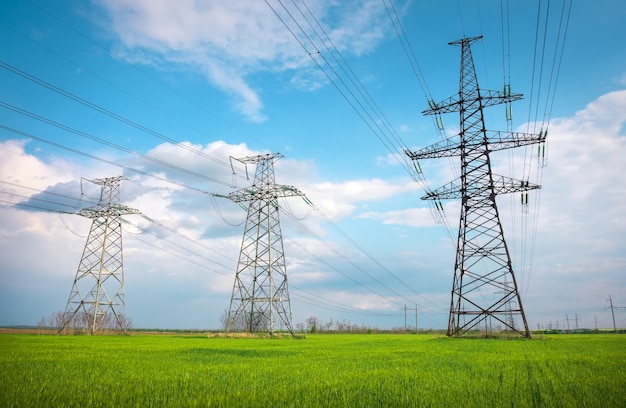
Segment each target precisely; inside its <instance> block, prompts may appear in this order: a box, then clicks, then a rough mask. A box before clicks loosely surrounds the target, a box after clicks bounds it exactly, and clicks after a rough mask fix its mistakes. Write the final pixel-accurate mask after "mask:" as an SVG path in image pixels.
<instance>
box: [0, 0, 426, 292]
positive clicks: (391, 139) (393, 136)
mask: <svg viewBox="0 0 626 408" xmlns="http://www.w3.org/2000/svg"><path fill="white" fill-rule="evenodd" d="M281 4H282V2H281ZM294 4H295V3H294ZM303 4H304V5H305V6H306V4H305V3H303ZM270 7H271V6H270ZM299 10H300V9H299ZM307 10H308V7H307ZM308 11H309V13H310V10H308ZM300 12H302V10H300ZM311 16H312V18H313V20H312V21H314V22H315V24H317V25H318V26H319V28H321V25H320V24H319V22H318V21H317V20H316V19H315V16H313V15H312V14H311ZM309 24H311V22H309ZM311 27H314V26H311ZM322 30H323V29H322ZM324 35H325V36H326V37H327V38H328V35H327V34H326V33H325V32H324ZM320 39H321V37H320ZM328 40H330V38H328ZM322 41H323V39H322ZM331 45H332V47H333V48H334V49H335V50H336V47H334V44H332V43H331ZM327 49H328V51H329V52H330V55H331V56H333V58H334V61H335V62H338V61H340V60H343V56H341V54H340V53H339V54H338V57H339V58H338V57H337V56H336V55H335V54H334V53H333V52H332V48H328V47H327ZM337 52H338V50H337ZM324 61H325V63H327V64H329V61H328V60H327V59H326V58H324ZM343 61H344V62H345V60H343ZM346 65H347V64H346ZM0 66H2V68H4V69H7V70H9V71H11V72H13V73H15V74H18V75H21V76H23V77H24V78H26V79H29V80H31V81H33V82H35V83H37V84H39V85H41V86H44V87H46V88H48V89H50V90H53V91H55V92H57V93H60V94H61V95H63V96H66V97H68V98H70V99H73V100H74V101H76V102H79V103H82V104H83V105H85V106H88V107H90V108H92V109H95V110H97V111H100V112H101V113H104V114H107V115H109V116H111V115H113V116H111V117H113V118H115V119H117V120H120V121H122V122H123V123H126V124H128V125H130V126H133V127H136V128H137V129H139V130H142V131H147V132H148V133H150V129H147V128H145V130H144V129H143V126H141V125H138V124H136V123H134V122H132V121H130V120H129V119H127V118H124V117H123V116H121V115H117V114H115V113H113V112H110V111H107V110H106V109H104V108H101V107H99V105H96V104H93V103H91V102H89V101H86V100H84V99H82V98H80V97H77V96H76V95H73V94H70V93H68V92H66V91H64V90H62V89H60V88H57V87H54V85H51V84H48V85H50V86H51V87H52V88H51V87H50V86H46V85H44V83H45V82H44V83H40V82H38V81H41V80H39V79H38V78H36V77H32V78H33V79H31V77H29V76H28V75H29V74H26V73H24V74H26V75H27V76H24V75H22V74H21V73H20V72H22V73H23V71H20V70H19V69H17V68H15V67H12V68H15V69H17V70H18V71H17V72H16V71H14V70H13V69H11V66H10V65H9V66H8V64H6V63H4V62H1V61H0ZM334 72H335V73H337V71H334ZM343 72H344V73H346V75H347V74H350V75H352V77H349V78H351V79H350V81H347V82H346V81H344V82H342V83H343V85H346V84H347V83H352V85H354V86H356V89H357V90H359V89H360V88H362V89H360V90H359V91H358V93H351V95H352V96H355V95H357V94H358V95H361V96H362V97H365V98H369V99H371V96H369V94H367V90H365V88H364V87H363V86H362V84H361V83H360V81H358V78H356V76H354V73H353V72H352V70H351V69H350V68H349V66H347V69H346V68H343ZM326 74H327V77H328V73H326ZM355 78H356V81H355ZM329 79H330V77H329ZM331 82H332V81H331ZM45 84H47V83H45ZM335 86H337V85H336V84H335ZM363 91H364V92H365V93H363ZM340 92H341V91H340ZM344 97H345V95H344ZM81 101H84V102H85V103H83V102H81ZM90 104H91V105H90ZM357 105H359V106H360V107H365V106H367V107H368V108H369V109H371V110H372V112H376V111H378V112H379V113H380V115H382V112H381V111H380V108H379V107H378V105H376V104H375V102H373V100H371V102H368V104H361V103H357ZM5 108H8V109H11V108H10V107H8V106H6V105H5ZM98 108H101V109H103V110H100V109H98ZM353 108H354V106H353ZM18 109H19V108H18ZM24 112H26V111H24ZM107 112H109V113H110V114H108V113H107ZM357 113H358V112H357ZM359 115H360V116H361V114H359ZM27 116H30V115H27ZM116 116H117V117H116ZM365 116H366V117H368V118H369V119H370V122H369V124H368V126H370V129H372V130H373V131H374V133H375V134H376V135H377V137H378V135H379V133H377V132H376V131H375V130H374V129H377V130H378V131H379V132H381V133H382V134H381V136H382V137H383V138H384V139H385V140H386V141H387V142H388V143H389V144H390V145H393V144H394V143H397V144H399V145H400V147H401V148H404V147H405V146H406V145H405V144H404V143H403V142H402V140H401V139H400V138H399V135H397V133H396V132H395V130H393V128H392V127H390V124H389V122H388V120H387V119H386V118H385V117H384V115H382V116H379V117H378V119H376V115H375V114H370V113H368V114H366V115H365ZM31 117H32V116H31ZM361 117H362V118H363V116H361ZM381 118H382V119H381ZM126 120H127V121H128V122H126ZM379 121H380V122H382V123H384V124H385V125H383V127H382V128H381V127H379V126H378V125H377V123H376V122H379ZM44 122H45V121H44ZM129 122H130V123H129ZM46 123H48V124H50V125H53V126H56V125H55V124H54V123H56V122H52V121H51V122H46ZM366 123H368V122H366ZM371 123H374V124H375V125H371ZM58 125H61V124H58ZM61 126H64V125H61ZM2 127H3V128H4V129H6V130H9V131H13V132H20V131H16V130H15V129H10V128H7V127H5V126H2ZM57 127H58V126H57ZM61 129H64V130H66V131H69V130H68V129H71V128H69V127H66V128H63V127H61ZM383 129H386V131H387V132H389V135H387V134H385V132H384V130H383ZM152 132H153V131H152ZM155 133H158V132H155ZM153 136H157V135H153ZM161 136H163V135H161ZM157 137H159V136H157ZM379 139H380V138H379ZM38 140H42V139H41V138H39V139H38ZM92 140H93V139H92ZM163 140H166V141H168V142H170V143H173V144H178V143H179V142H176V141H173V140H171V139H168V138H165V139H163ZM45 142H46V143H48V142H49V141H45ZM381 142H383V144H385V142H384V141H383V140H381ZM51 144H53V145H57V146H60V145H58V144H54V142H51ZM385 145H386V144H385ZM386 146H387V145H386ZM112 147H113V146H112ZM179 147H180V146H179ZM63 148H65V147H63ZM387 149H388V150H389V151H390V152H391V153H392V154H393V155H394V157H395V158H396V160H398V155H397V154H396V153H397V152H396V151H394V150H392V149H391V148H389V147H387ZM74 151H75V152H77V153H78V154H83V155H86V156H87V157H92V158H95V156H91V155H88V154H86V153H84V152H79V151H77V150H75V149H74ZM128 153H130V152H128ZM131 154H133V153H131ZM400 157H403V158H404V155H400ZM208 158H211V156H209V157H208ZM211 159H215V158H211ZM102 161H104V162H106V163H109V164H115V163H113V162H110V161H106V160H102ZM159 164H162V163H159ZM221 164H223V165H226V163H225V162H222V163H221ZM115 165H118V164H115ZM163 165H164V164H163ZM118 166H119V165H118ZM121 167H122V168H124V169H127V170H130V171H136V172H139V173H140V174H144V175H147V176H152V175H150V174H147V173H145V172H141V171H139V170H137V169H132V168H129V167H126V166H121ZM407 171H408V172H409V174H411V175H412V177H414V174H413V170H412V169H411V168H410V166H409V167H408V168H407ZM193 175H195V174H193ZM164 180H165V181H168V182H172V181H170V180H166V179H164ZM212 181H214V180H212ZM215 182H218V183H220V184H223V185H228V184H226V183H223V182H219V181H215ZM174 183H175V184H178V185H182V184H180V183H176V182H174ZM182 186H183V187H186V188H190V187H189V186H185V185H182ZM192 189H193V188H192ZM194 190H196V191H200V190H198V189H194ZM201 192H203V193H205V192H204V191H201ZM316 211H319V209H316ZM323 218H324V219H325V221H327V222H330V223H331V225H334V226H335V228H338V226H336V224H334V223H332V221H331V220H330V219H329V218H328V217H326V216H324V215H323ZM340 232H341V233H342V235H344V234H345V232H343V231H340ZM345 237H346V239H348V241H349V242H350V241H352V242H351V244H352V245H355V247H356V248H357V249H359V251H361V252H363V253H364V254H365V255H366V256H368V257H369V258H370V260H373V258H371V256H370V255H369V254H367V253H366V252H364V251H363V249H362V248H361V247H360V246H358V244H356V242H355V241H354V240H352V239H351V238H350V237H349V236H347V235H345ZM373 261H375V260H373ZM374 263H377V261H375V262H374ZM378 265H379V266H382V265H380V264H378ZM391 276H392V277H394V279H396V280H399V279H398V278H397V277H396V276H394V275H393V274H391ZM399 281H400V280H399ZM400 282H401V281H400ZM405 286H406V284H405ZM405 299H406V298H405Z"/></svg>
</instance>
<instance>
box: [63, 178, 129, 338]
mask: <svg viewBox="0 0 626 408" xmlns="http://www.w3.org/2000/svg"><path fill="white" fill-rule="evenodd" d="M123 180H125V178H124V177H121V176H118V177H110V178H104V179H94V180H88V181H90V182H92V183H94V184H98V185H100V186H101V190H100V199H99V200H98V203H97V204H96V205H94V206H92V207H89V208H84V209H81V210H80V211H78V215H81V216H83V217H87V218H91V219H92V220H93V221H92V223H91V229H90V230H89V236H88V237H87V242H86V243H85V248H84V250H83V255H82V258H81V260H80V264H79V265H78V270H77V271H76V278H75V279H74V285H73V286H72V290H71V292H70V296H69V299H68V301H67V306H66V308H65V313H64V314H63V325H62V327H61V328H60V329H59V333H61V332H62V331H64V330H65V329H67V328H72V329H74V330H87V331H88V332H89V333H90V334H95V333H97V332H98V331H99V329H100V327H101V325H103V324H105V323H106V324H111V323H113V322H109V321H106V322H105V320H107V319H112V318H113V319H115V322H114V323H115V326H116V327H117V328H119V329H120V330H121V331H122V332H125V331H126V326H127V321H126V317H125V315H124V307H125V304H124V260H123V256H122V224H121V221H120V217H121V216H122V215H127V214H141V213H140V212H139V211H138V210H135V209H133V208H129V207H127V206H125V205H120V204H119V202H120V183H121V182H122V181H123Z"/></svg>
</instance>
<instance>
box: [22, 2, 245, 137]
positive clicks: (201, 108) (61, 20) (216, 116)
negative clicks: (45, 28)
mask: <svg viewBox="0 0 626 408" xmlns="http://www.w3.org/2000/svg"><path fill="white" fill-rule="evenodd" d="M29 2H30V4H32V5H33V6H34V7H36V8H37V9H39V10H40V11H42V12H43V13H45V14H46V15H48V16H49V17H50V18H52V19H53V20H55V21H57V22H58V23H60V24H61V25H63V26H65V27H66V28H68V29H69V30H71V31H73V32H74V33H76V34H78V35H79V36H80V37H82V38H83V39H84V40H86V41H88V42H90V43H92V44H93V45H95V46H96V47H98V48H100V49H101V50H103V51H105V52H106V53H107V54H111V53H113V50H111V49H110V48H108V47H106V46H105V45H103V44H102V43H99V42H97V41H95V40H94V39H93V38H92V37H90V36H88V35H86V34H85V33H83V32H82V31H81V30H79V29H77V28H76V27H74V26H73V25H71V24H69V23H68V22H67V21H65V20H63V19H62V18H60V17H59V16H57V15H55V14H54V13H52V12H51V11H50V10H48V9H46V8H44V7H42V6H41V5H39V4H37V3H35V2H34V1H32V0H30V1H29ZM119 61H120V62H121V63H123V64H125V65H126V66H128V67H130V68H131V69H133V70H135V71H137V72H138V73H140V74H141V75H143V76H144V77H146V78H149V79H150V80H152V81H154V82H155V83H157V84H159V85H160V86H162V87H163V88H165V89H167V90H168V91H170V92H172V93H173V94H174V95H176V96H178V97H179V98H181V99H183V100H185V101H187V102H188V103H189V104H190V105H192V106H194V107H196V108H198V109H200V110H201V111H203V112H204V113H206V114H208V115H210V116H211V117H213V118H214V119H216V120H218V121H220V122H222V123H224V124H225V125H227V126H228V127H230V128H232V129H234V130H236V131H237V132H238V133H240V134H244V132H243V131H242V130H241V129H239V128H237V127H236V126H235V125H233V124H232V123H230V122H228V121H226V120H224V119H223V118H221V117H219V116H218V115H216V114H215V113H213V112H211V111H209V110H208V109H207V108H205V107H204V106H202V105H200V104H199V103H197V102H195V101H193V100H192V99H190V98H189V97H187V96H186V95H184V94H182V93H180V92H179V91H177V90H176V89H175V88H173V87H171V86H169V85H168V84H167V83H165V82H163V81H161V80H159V79H158V78H155V77H154V76H153V75H150V74H149V73H148V72H146V71H145V70H143V69H141V68H140V67H139V66H137V65H135V64H132V63H130V62H128V61H126V60H124V59H120V60H119ZM247 137H251V136H249V135H247Z"/></svg>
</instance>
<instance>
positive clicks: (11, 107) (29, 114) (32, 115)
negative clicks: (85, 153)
mask: <svg viewBox="0 0 626 408" xmlns="http://www.w3.org/2000/svg"><path fill="white" fill-rule="evenodd" d="M0 64H1V63H0ZM0 106H2V107H3V108H5V109H9V110H12V111H13V112H15V113H19V114H21V115H24V116H27V117H30V118H32V119H36V120H38V121H40V122H43V123H46V124H48V125H51V126H54V127H57V128H59V129H62V130H65V131H66V132H69V133H73V134H75V135H78V136H81V137H84V138H86V139H90V140H93V141H95V142H98V143H101V144H104V145H106V146H109V147H113V148H115V149H118V150H121V151H123V152H125V153H129V154H132V155H133V156H136V157H140V158H142V159H145V160H148V161H151V162H153V163H157V164H160V165H162V166H165V167H169V168H171V169H174V170H177V171H180V172H183V173H186V174H189V175H192V176H195V177H199V178H201V179H204V180H208V181H212V182H214V183H217V184H222V185H224V186H227V187H230V186H231V185H230V183H226V182H224V181H221V180H218V179H216V178H213V177H208V176H205V175H204V174H200V173H197V172H195V171H192V170H189V169H186V168H183V167H180V166H177V165H175V164H172V163H169V162H166V161H165V160H161V159H157V158H155V157H151V156H148V155H145V154H143V153H139V152H136V151H134V150H132V149H128V148H126V147H123V146H120V145H118V144H115V143H113V142H110V141H108V140H105V139H102V138H99V137H97V136H93V135H91V134H89V133H86V132H83V131H80V130H77V129H74V128H71V127H69V126H66V125H63V124H61V123H59V122H55V121H53V120H51V119H48V118H45V117H43V116H40V115H37V114H35V113H32V112H30V111H27V110H24V109H21V108H18V107H17V106H14V105H11V104H8V103H6V102H3V101H0ZM2 127H3V128H5V129H8V127H5V126H2Z"/></svg>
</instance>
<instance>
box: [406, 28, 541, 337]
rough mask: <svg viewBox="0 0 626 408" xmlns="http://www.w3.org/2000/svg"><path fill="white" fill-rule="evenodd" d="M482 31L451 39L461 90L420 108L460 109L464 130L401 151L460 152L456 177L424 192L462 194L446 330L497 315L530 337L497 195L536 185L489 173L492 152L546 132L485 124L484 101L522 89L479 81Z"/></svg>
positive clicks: (462, 329) (431, 196)
mask: <svg viewBox="0 0 626 408" xmlns="http://www.w3.org/2000/svg"><path fill="white" fill-rule="evenodd" d="M481 38H482V36H481V37H472V38H463V39H461V40H458V41H454V42H451V43H449V44H450V45H454V46H459V47H460V48H461V71H460V81H459V93H458V95H455V96H453V97H451V98H448V99H446V100H444V101H443V102H440V103H435V102H434V101H429V106H430V109H427V110H425V111H423V112H422V113H423V114H425V115H440V114H442V113H449V112H459V114H460V127H459V128H460V129H461V130H460V133H459V135H458V138H457V137H455V138H450V139H447V140H445V141H442V142H440V143H437V144H434V145H432V146H429V147H426V148H423V149H420V150H417V151H407V152H406V153H407V155H408V156H409V157H410V158H411V159H413V160H419V159H426V158H439V157H451V156H460V158H461V176H460V180H457V181H454V182H452V183H449V184H447V185H445V186H443V187H440V188H438V189H436V190H434V191H431V192H429V193H428V194H427V195H426V196H424V197H422V199H423V200H436V201H438V200H441V199H454V198H456V199H458V198H460V199H461V217H460V221H459V232H458V240H457V251H456V261H455V265H454V279H453V283H452V291H451V292H452V297H451V301H450V314H449V319H448V332H447V334H448V336H456V335H462V334H464V333H466V332H468V331H469V330H472V329H475V328H480V327H481V326H480V324H481V323H482V322H485V325H487V324H491V323H492V319H495V321H496V324H498V322H499V323H500V324H502V325H503V327H505V330H511V331H513V332H517V333H519V334H521V335H522V336H524V337H528V338H529V337H530V331H529V329H528V323H527V321H526V315H525V313H524V308H523V306H522V300H521V298H520V295H519V291H518V286H517V281H516V279H515V274H514V272H513V266H512V263H511V256H510V253H509V249H508V247H507V244H506V241H505V239H504V233H503V229H502V224H501V223H500V217H499V214H498V207H497V206H496V196H497V195H498V194H505V193H513V192H521V193H522V201H523V202H524V199H526V200H527V191H528V190H533V189H538V188H540V186H538V185H535V184H531V183H529V182H528V181H523V180H515V179H512V178H510V177H505V176H499V175H496V174H493V173H492V171H491V160H490V152H492V151H496V150H502V149H510V148H515V147H519V146H525V145H530V144H534V143H541V142H543V141H544V138H545V135H544V134H542V133H540V134H539V135H537V134H529V133H517V132H500V131H488V130H486V127H485V120H484V116H483V108H486V107H489V106H493V105H497V104H502V103H509V102H512V101H516V100H519V99H521V98H522V95H521V94H512V93H511V92H510V91H509V90H508V89H505V90H504V91H503V92H500V91H490V90H482V89H480V88H479V86H478V79H477V77H476V70H475V68H474V61H473V58H472V53H471V47H470V45H471V43H473V42H474V41H476V40H478V39H481ZM524 195H526V198H524V197H525V196H524ZM488 319H489V320H488ZM520 319H521V325H520V322H519V320H520Z"/></svg>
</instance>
